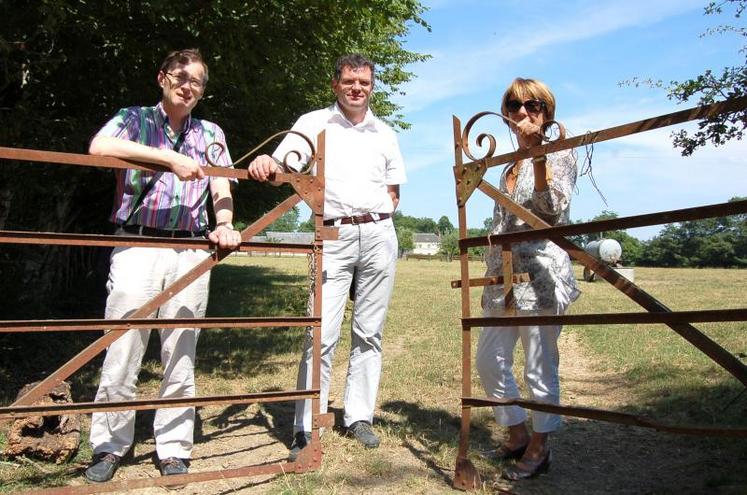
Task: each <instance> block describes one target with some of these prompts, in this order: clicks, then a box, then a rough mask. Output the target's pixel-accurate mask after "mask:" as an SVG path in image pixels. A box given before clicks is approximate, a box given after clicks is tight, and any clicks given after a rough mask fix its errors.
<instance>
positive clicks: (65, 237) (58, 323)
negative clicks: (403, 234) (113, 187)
mask: <svg viewBox="0 0 747 495" xmlns="http://www.w3.org/2000/svg"><path fill="white" fill-rule="evenodd" d="M289 133H293V134H298V135H299V136H301V137H302V138H303V139H304V140H305V141H306V143H307V144H308V145H309V146H310V148H311V160H310V162H309V164H308V165H307V166H306V167H305V168H304V170H302V171H301V172H295V171H292V170H291V169H290V168H289V167H287V166H285V165H287V164H286V163H283V165H284V167H283V170H285V172H282V173H281V172H278V173H276V174H275V177H274V179H273V180H274V181H275V182H279V183H288V184H290V185H291V186H292V187H293V189H294V191H295V193H294V194H293V195H291V196H290V197H288V198H287V199H286V200H285V201H283V202H281V203H280V204H278V205H277V206H276V207H275V208H273V209H272V210H270V211H269V212H267V213H266V214H265V215H264V216H262V217H261V218H260V219H259V220H257V221H255V222H254V223H252V224H251V225H249V226H248V227H246V228H245V229H244V230H243V231H242V232H241V241H242V242H241V245H240V246H239V247H238V248H237V249H236V251H241V252H276V253H277V252H287V253H302V254H307V255H309V256H311V257H312V263H311V265H310V266H311V270H312V274H311V276H312V278H313V286H312V287H310V289H311V290H312V294H311V295H310V297H313V299H312V301H313V304H312V305H311V308H312V310H311V313H312V314H311V315H308V316H306V317H298V316H295V317H288V316H285V317H231V318H224V317H217V318H215V317H214V318H175V319H158V321H157V322H155V324H154V320H153V319H148V315H149V314H151V313H153V312H154V311H155V310H156V309H158V307H159V306H161V305H162V304H163V303H164V302H166V301H167V300H169V299H170V298H171V297H173V296H174V295H175V294H176V293H178V292H179V291H180V290H182V289H183V288H185V287H186V286H188V285H189V284H190V283H191V282H192V281H194V280H196V279H197V278H198V277H200V276H201V275H202V274H204V273H206V272H207V271H209V270H210V269H212V268H213V267H214V266H216V265H217V264H218V263H220V262H221V261H223V260H225V259H226V257H227V256H228V255H229V254H231V253H232V252H233V251H231V250H224V249H218V248H217V247H216V246H214V245H212V244H211V243H210V242H209V241H208V240H206V239H205V240H203V239H166V238H154V237H138V236H119V235H117V236H115V235H96V234H69V233H51V232H29V231H7V230H0V244H44V245H53V244H57V245H70V246H140V247H164V248H191V249H205V250H210V254H209V255H208V256H207V257H206V258H205V260H204V261H202V262H201V263H200V264H198V265H197V266H195V267H194V268H193V269H192V270H191V271H189V272H188V273H187V274H185V275H184V276H183V277H181V278H180V279H179V280H177V281H175V282H174V283H173V284H172V285H171V286H169V287H166V288H165V289H164V290H163V292H161V293H160V294H158V295H156V296H154V297H153V298H152V299H151V300H150V301H148V302H147V303H145V304H144V305H143V306H142V307H140V308H139V309H138V310H136V311H135V312H134V313H132V315H131V316H130V317H129V318H127V319H122V320H104V319H95V320H94V319H89V320H85V319H80V320H5V321H0V332H2V333H11V332H17V333H21V332H72V331H90V330H108V332H106V333H105V334H104V335H103V336H101V337H100V338H99V339H97V340H96V341H94V342H93V343H91V344H90V345H89V346H88V347H86V348H85V349H83V350H81V351H80V352H79V353H78V354H77V355H76V356H74V357H73V358H72V359H71V360H69V361H68V362H66V363H65V364H63V365H62V366H61V367H60V368H59V369H57V370H55V371H54V372H52V373H50V374H49V375H48V376H47V377H46V378H45V379H44V380H43V381H41V382H40V383H39V384H38V385H36V386H35V387H34V388H33V389H31V390H30V391H29V392H28V393H27V394H26V395H24V396H23V397H20V398H18V399H17V400H16V401H15V402H14V403H13V404H12V405H10V406H8V407H0V421H1V420H13V419H17V418H22V417H27V416H32V415H33V416H54V415H61V414H82V413H92V412H110V411H123V410H146V409H159V408H172V407H185V406H195V407H201V406H209V405H222V404H254V403H269V402H280V401H295V400H303V399H311V400H312V418H313V426H312V441H311V443H310V444H309V445H308V446H307V447H306V448H304V449H303V450H302V451H301V452H300V453H299V455H298V457H297V459H296V461H294V462H275V463H269V464H259V465H253V466H243V467H239V468H233V469H224V470H219V471H206V472H193V473H188V474H183V475H172V476H158V477H155V478H145V479H130V480H121V481H110V482H107V483H100V484H86V485H81V486H66V487H57V488H50V489H45V490H39V491H37V492H36V493H47V494H52V493H59V494H73V493H76V494H78V493H81V494H82V493H101V492H109V491H115V490H130V489H135V488H144V487H151V486H164V487H169V486H180V485H185V484H188V483H194V482H203V481H210V480H216V479H226V478H238V477H247V476H256V475H263V474H275V473H288V472H296V473H300V472H305V471H310V470H316V469H319V468H320V467H321V462H322V449H321V441H320V431H319V428H320V427H325V426H326V427H331V426H333V423H334V416H333V414H332V413H327V414H320V400H319V387H320V368H319V363H320V354H321V314H322V299H321V293H322V291H321V287H322V249H323V242H324V241H325V240H334V239H336V238H337V228H336V227H327V226H324V225H323V207H324V194H325V178H324V163H325V159H324V157H325V133H324V131H322V132H321V133H320V134H319V135H318V136H317V146H316V149H315V147H314V146H313V144H312V142H311V141H310V140H309V139H308V137H306V136H304V135H302V134H300V133H298V132H296V131H282V132H279V133H277V134H275V135H273V136H271V137H270V138H268V139H267V140H265V141H264V142H263V143H262V144H260V145H259V146H257V147H256V148H255V149H253V150H252V151H250V152H249V153H247V154H245V155H244V156H243V157H242V158H240V159H239V160H237V161H236V162H234V164H237V163H239V162H241V161H242V160H244V159H246V158H247V157H249V156H251V155H253V154H254V153H255V152H256V151H257V150H259V149H260V148H262V147H263V146H264V145H265V144H267V143H268V142H270V141H271V140H273V139H274V138H276V137H279V136H282V135H284V134H289ZM291 154H295V155H297V156H301V154H300V153H298V152H297V151H291V152H290V153H288V154H287V155H286V157H285V158H286V160H287V159H288V157H289V156H290V155H291ZM0 158H2V159H6V160H20V161H30V162H44V163H53V164H61V165H75V166H86V167H104V168H118V169H123V168H134V169H139V170H148V171H168V170H167V169H166V168H165V167H160V166H157V165H150V164H143V163H139V162H131V161H126V160H120V159H117V158H109V157H95V156H91V155H83V154H72V153H59V152H51V151H39V150H29V149H21V148H5V147H0ZM312 168H315V170H316V172H315V174H313V175H312V174H311V173H310V172H311V171H312ZM204 171H205V175H206V176H212V177H228V178H234V179H239V180H252V179H251V178H250V177H249V174H248V172H247V170H246V169H228V168H222V167H205V168H204ZM300 201H305V202H306V204H307V205H308V206H309V208H310V209H311V211H312V213H313V216H314V225H315V234H314V241H313V243H312V244H310V245H306V244H280V243H271V242H251V239H252V237H253V236H255V235H257V234H259V232H261V231H262V230H264V229H265V228H266V227H268V226H269V225H270V224H272V223H273V222H274V221H275V220H277V219H278V218H279V217H280V216H281V215H282V214H283V213H285V212H286V211H288V210H289V209H291V208H292V207H293V206H295V205H296V204H298V203H299V202H300ZM154 326H155V327H159V328H176V327H191V328H202V329H204V328H223V327H226V328H237V329H244V328H246V329H250V328H263V327H287V328H290V327H299V326H303V327H311V329H312V330H311V333H312V363H313V364H312V386H311V388H310V389H303V390H286V391H272V392H260V393H251V394H238V395H212V396H201V397H193V398H170V399H153V398H151V399H137V400H133V401H122V402H78V403H69V404H60V405H34V403H35V402H36V401H37V400H38V399H39V398H41V397H42V396H43V395H44V394H46V393H47V392H49V391H50V390H52V389H53V388H54V387H55V386H56V385H58V384H59V383H60V382H62V381H63V380H65V379H66V378H68V377H69V376H71V375H72V374H73V373H75V372H76V371H78V370H79V369H80V368H82V367H83V366H84V365H85V364H86V363H88V362H89V361H91V360H92V359H93V358H95V357H96V356H97V355H98V354H99V353H101V351H103V350H104V349H106V348H107V346H109V345H110V344H111V343H112V342H114V341H115V340H117V339H118V338H119V337H121V336H122V335H124V333H125V332H127V331H128V330H131V329H138V328H152V327H154Z"/></svg>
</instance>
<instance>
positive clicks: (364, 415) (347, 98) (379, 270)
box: [249, 54, 407, 461]
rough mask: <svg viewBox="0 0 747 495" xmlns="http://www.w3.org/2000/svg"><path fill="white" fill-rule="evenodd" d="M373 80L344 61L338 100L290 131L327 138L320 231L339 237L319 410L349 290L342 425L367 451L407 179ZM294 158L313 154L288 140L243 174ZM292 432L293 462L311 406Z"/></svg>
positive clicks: (337, 79) (330, 256) (353, 58)
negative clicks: (373, 102) (375, 106)
mask: <svg viewBox="0 0 747 495" xmlns="http://www.w3.org/2000/svg"><path fill="white" fill-rule="evenodd" d="M374 73H375V68H374V64H373V63H372V62H371V61H370V60H368V59H367V58H365V57H363V56H361V55H358V54H352V55H345V56H343V57H341V58H340V59H338V61H337V64H336V67H335V75H334V78H333V79H332V91H333V92H334V93H335V96H336V98H337V101H336V102H335V103H334V104H333V105H331V106H329V107H327V108H324V109H321V110H316V111H314V112H311V113H307V114H305V115H303V116H301V118H299V119H298V121H297V122H296V123H295V124H294V125H293V130H294V131H298V132H300V133H302V134H304V135H306V136H308V137H309V138H310V139H311V140H312V141H314V144H315V146H316V142H315V141H316V137H317V135H318V134H319V132H321V131H322V130H325V131H326V138H325V155H326V156H325V182H326V191H325V201H324V223H325V225H334V226H337V227H339V239H338V240H336V241H327V242H325V243H324V257H323V267H324V275H323V280H324V281H323V286H322V354H321V355H322V359H321V412H322V413H325V412H326V411H327V402H328V397H329V382H330V375H331V371H332V358H333V356H334V352H335V348H336V347H337V342H338V341H339V339H340V327H341V325H342V320H343V316H344V314H345V304H346V301H347V298H348V293H349V291H351V284H354V286H353V287H352V293H353V294H354V297H355V304H354V309H353V316H352V320H353V321H352V334H351V337H352V346H351V352H350V363H349V367H348V374H347V383H346V385H345V397H344V405H345V419H344V423H345V424H344V426H345V427H346V428H347V430H348V432H349V433H350V434H351V435H352V436H354V437H355V438H356V439H357V440H358V441H360V442H361V443H362V444H363V445H364V446H366V447H367V448H375V447H378V446H379V439H378V437H377V436H376V434H375V433H374V432H373V430H372V428H371V425H372V422H373V416H374V409H375V406H376V395H377V392H378V388H379V379H380V377H381V340H382V333H383V329H384V321H385V320H386V312H387V307H388V305H389V299H390V298H391V294H392V288H393V286H394V271H395V264H396V260H397V247H398V246H397V236H396V233H395V231H394V225H393V223H392V214H393V213H394V209H395V208H396V207H397V204H398V203H399V185H400V184H403V183H404V182H406V180H407V178H406V176H405V167H404V163H403V161H402V155H401V153H400V151H399V144H398V142H397V135H396V133H395V132H394V131H393V130H392V129H391V128H390V127H389V126H388V125H387V124H385V123H384V122H383V121H382V120H380V119H379V118H378V117H376V116H375V115H374V114H373V112H371V110H370V109H369V99H370V96H371V92H372V91H373V87H374ZM292 150H297V151H300V152H302V154H303V151H304V150H307V151H310V150H308V145H307V144H306V143H305V141H304V140H303V139H302V138H300V137H299V136H297V135H294V134H288V135H287V136H286V137H285V139H284V140H283V141H282V142H281V143H280V146H278V148H277V149H276V150H275V152H274V153H273V156H272V157H270V156H268V155H262V156H259V157H257V158H256V159H255V160H254V161H253V162H252V163H251V165H250V166H249V175H250V176H251V177H252V178H254V179H256V180H258V181H266V180H268V179H269V178H270V176H271V174H273V173H274V172H276V171H279V170H280V167H279V165H278V161H280V162H282V161H283V160H284V158H285V157H286V155H288V152H290V151H292ZM288 156H289V157H291V158H292V157H293V155H288ZM309 159H310V153H306V154H305V155H304V156H302V157H301V159H300V160H298V161H297V163H296V164H291V166H293V167H294V168H299V167H300V166H302V165H303V164H304V163H306V162H308V160H309ZM310 387H311V334H310V333H309V334H308V335H307V339H306V345H305V350H304V355H303V357H302V359H301V364H300V366H299V370H298V388H299V389H301V388H310ZM293 430H294V432H293V433H294V438H293V444H292V445H291V452H290V455H289V460H291V461H294V460H295V459H296V457H297V455H298V453H299V452H300V451H301V449H302V448H304V447H305V446H306V445H307V444H308V442H309V441H310V440H311V433H310V432H311V400H304V401H298V402H297V403H296V419H295V424H294V427H293Z"/></svg>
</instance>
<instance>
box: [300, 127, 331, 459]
mask: <svg viewBox="0 0 747 495" xmlns="http://www.w3.org/2000/svg"><path fill="white" fill-rule="evenodd" d="M325 143H326V135H325V134H324V133H322V134H319V136H318V139H317V144H318V148H317V150H316V153H317V154H316V157H315V158H316V167H317V175H318V176H320V177H322V178H323V177H325V170H326V155H325V150H326V144H325ZM312 211H313V212H314V226H315V227H316V231H317V232H319V231H320V229H321V228H322V227H324V215H323V213H324V212H323V208H316V209H315V210H312ZM322 248H323V244H322V243H321V242H320V240H319V239H315V240H314V252H313V254H312V256H313V267H314V294H313V304H312V305H311V306H312V316H313V317H314V318H319V319H320V320H321V318H322V284H323V281H324V266H323V264H324V258H323V256H322ZM311 333H312V341H311V342H312V343H311V345H312V349H311V362H312V367H311V387H312V388H313V389H315V390H319V389H320V388H321V362H322V327H321V325H317V326H315V327H313V328H312V329H311ZM320 414H321V399H320V397H319V395H318V394H317V395H316V396H314V397H313V398H312V399H311V417H312V419H313V418H318V417H319V415H320ZM332 420H333V421H334V416H332ZM321 427H322V425H321V424H319V422H318V421H313V420H312V425H311V442H310V443H309V445H307V446H306V447H305V448H304V449H302V451H301V452H300V453H299V456H298V458H296V467H295V469H296V472H297V473H301V472H304V471H308V470H311V469H314V470H316V469H319V467H320V466H321V462H322V441H321V431H320V428H321Z"/></svg>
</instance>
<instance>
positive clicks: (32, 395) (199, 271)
mask: <svg viewBox="0 0 747 495" xmlns="http://www.w3.org/2000/svg"><path fill="white" fill-rule="evenodd" d="M300 200H301V199H300V198H299V197H297V196H291V197H289V198H288V199H286V200H285V201H283V202H282V203H280V204H279V205H278V206H276V207H275V208H274V209H272V210H271V211H270V212H268V213H267V214H266V215H265V216H264V217H262V218H261V219H259V220H257V221H256V222H254V223H253V224H251V225H250V226H248V227H247V228H246V229H244V230H243V231H242V232H241V239H242V241H244V240H248V239H251V238H252V237H253V236H255V235H257V234H258V233H259V232H261V231H262V230H263V229H265V228H266V227H267V226H269V225H270V224H272V223H273V222H274V221H275V220H277V219H278V218H279V217H280V216H281V215H282V214H283V213H285V212H286V211H288V210H289V209H290V208H291V207H293V206H294V205H295V204H297V203H298V202H299V201H300ZM228 254H230V251H216V252H214V253H212V254H210V255H208V256H207V257H206V258H205V260H204V261H202V262H201V263H199V264H197V265H196V266H195V267H194V268H192V269H191V270H190V271H189V272H187V273H186V274H184V275H183V276H182V277H181V278H180V279H178V280H177V281H175V282H174V283H173V284H171V285H170V286H169V287H166V288H165V289H164V290H163V292H161V293H160V294H157V295H156V296H154V297H153V298H151V299H150V300H149V301H148V302H146V303H145V304H144V305H143V306H141V307H140V308H139V309H138V310H136V311H134V312H133V313H132V314H131V315H130V317H131V318H146V317H147V316H148V315H150V314H151V313H153V312H154V311H156V310H157V309H158V308H159V307H161V306H162V305H163V304H164V303H165V302H166V301H168V300H169V299H171V298H172V297H173V296H174V295H175V294H177V293H179V292H180V291H181V290H182V289H184V288H185V287H187V286H188V285H189V284H191V283H192V282H194V281H195V280H197V279H198V278H199V277H201V276H202V275H203V274H204V273H206V272H208V271H209V270H211V269H212V268H213V267H215V266H216V265H217V264H218V263H220V261H222V260H223V259H224V258H225V257H226V256H228ZM122 335H124V332H109V333H107V334H105V335H104V336H103V337H100V338H99V339H98V340H96V341H95V342H93V343H91V344H90V345H89V346H88V347H86V348H85V349H83V350H82V351H81V352H79V353H78V354H77V355H76V356H75V357H73V358H72V359H71V360H70V361H68V362H67V363H65V364H63V365H62V366H61V367H60V368H58V369H57V370H56V371H54V372H53V373H51V374H50V375H49V376H48V377H47V378H45V379H44V380H42V381H41V382H40V383H39V384H38V385H37V386H36V387H34V388H33V389H32V390H30V391H29V393H28V394H26V395H24V396H23V397H21V398H19V399H18V400H16V401H15V402H14V403H13V405H14V406H21V405H29V404H32V403H33V402H35V401H36V400H37V399H38V398H39V397H41V396H42V395H44V394H46V393H47V392H49V390H51V389H52V388H54V387H55V386H56V385H57V384H58V383H60V382H61V381H63V380H65V379H66V378H67V377H69V376H70V375H72V374H73V373H75V372H76V371H78V370H79V369H80V368H81V367H83V366H84V365H85V364H86V363H88V362H89V361H90V360H91V359H93V358H94V357H95V356H97V355H98V354H99V353H100V352H101V351H103V350H104V349H106V348H107V347H109V346H110V345H111V344H112V343H113V342H115V341H116V340H117V339H119V338H120V337H121V336H122Z"/></svg>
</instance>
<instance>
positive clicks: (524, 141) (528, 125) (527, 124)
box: [512, 116, 542, 148]
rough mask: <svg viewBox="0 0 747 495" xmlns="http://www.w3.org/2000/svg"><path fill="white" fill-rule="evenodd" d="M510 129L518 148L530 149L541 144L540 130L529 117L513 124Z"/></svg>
mask: <svg viewBox="0 0 747 495" xmlns="http://www.w3.org/2000/svg"><path fill="white" fill-rule="evenodd" d="M512 129H513V131H514V134H516V139H517V140H518V142H519V147H520V148H531V147H532V146H537V145H539V144H542V129H541V128H540V126H539V125H537V124H536V123H534V122H532V119H531V118H529V116H526V117H524V118H523V119H521V120H520V121H518V122H516V123H515V124H513V126H512Z"/></svg>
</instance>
